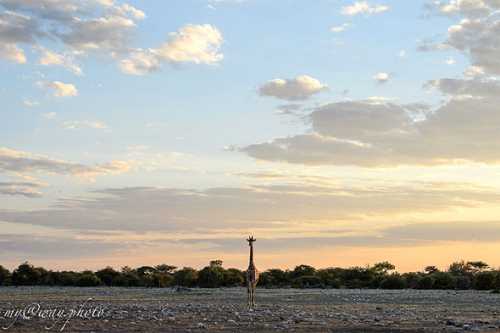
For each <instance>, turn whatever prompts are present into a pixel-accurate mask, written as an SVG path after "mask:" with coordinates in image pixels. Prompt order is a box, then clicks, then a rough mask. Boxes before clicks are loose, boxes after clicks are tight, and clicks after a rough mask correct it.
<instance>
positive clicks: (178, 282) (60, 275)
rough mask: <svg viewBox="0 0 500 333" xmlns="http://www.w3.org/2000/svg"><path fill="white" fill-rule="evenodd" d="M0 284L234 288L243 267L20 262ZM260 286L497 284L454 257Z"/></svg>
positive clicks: (302, 274)
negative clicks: (440, 265)
mask: <svg viewBox="0 0 500 333" xmlns="http://www.w3.org/2000/svg"><path fill="white" fill-rule="evenodd" d="M0 285H2V286H9V285H13V286H78V287H95V286H116V287H151V288H166V287H174V286H181V287H189V288H192V287H203V288H218V287H236V286H244V285H245V272H244V271H241V270H239V269H237V268H228V269H226V268H224V267H223V266H222V261H220V260H214V261H211V262H210V264H209V265H208V266H206V267H204V268H203V269H201V270H196V269H194V268H190V267H184V268H181V269H178V268H177V267H175V266H171V265H165V264H162V265H158V266H154V267H151V266H142V267H138V268H130V267H123V268H122V269H121V270H120V271H117V270H115V269H113V268H111V267H106V268H104V269H101V270H98V271H96V272H93V271H83V272H73V271H51V270H47V269H45V268H42V267H34V266H33V265H31V264H29V263H28V262H25V263H23V264H21V265H19V267H17V268H16V269H14V270H13V271H12V272H10V271H9V270H7V269H6V268H4V267H3V266H0ZM258 286H259V287H263V288H288V287H291V288H350V289H355V288H356V289H357V288H381V289H406V288H411V289H462V290H465V289H478V290H496V291H498V290H499V289H500V270H493V269H491V268H490V267H489V266H488V264H486V263H484V262H482V261H476V262H464V261H460V262H455V263H453V264H451V265H450V266H449V268H448V269H447V270H446V271H440V270H439V269H437V268H436V267H435V266H428V267H426V268H425V269H424V271H422V272H411V273H404V274H400V273H397V272H395V267H394V265H392V264H391V263H389V262H381V263H377V264H375V265H373V266H367V267H351V268H323V269H315V268H314V267H312V266H308V265H300V266H297V267H295V269H293V270H281V269H269V270H267V271H265V272H262V273H261V275H260V279H259V284H258Z"/></svg>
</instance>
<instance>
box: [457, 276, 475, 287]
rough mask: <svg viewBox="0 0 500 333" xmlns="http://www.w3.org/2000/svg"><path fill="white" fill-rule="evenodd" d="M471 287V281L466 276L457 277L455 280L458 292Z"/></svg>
mask: <svg viewBox="0 0 500 333" xmlns="http://www.w3.org/2000/svg"><path fill="white" fill-rule="evenodd" d="M471 285H472V282H471V279H470V277H468V276H458V277H457V278H456V287H457V289H460V290H468V289H470V287H471Z"/></svg>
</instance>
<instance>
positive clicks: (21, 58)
mask: <svg viewBox="0 0 500 333" xmlns="http://www.w3.org/2000/svg"><path fill="white" fill-rule="evenodd" d="M0 58H2V59H5V60H9V61H12V62H16V63H18V64H25V63H26V55H25V54H24V51H23V50H22V49H21V48H19V47H18V46H17V45H15V44H3V45H0Z"/></svg>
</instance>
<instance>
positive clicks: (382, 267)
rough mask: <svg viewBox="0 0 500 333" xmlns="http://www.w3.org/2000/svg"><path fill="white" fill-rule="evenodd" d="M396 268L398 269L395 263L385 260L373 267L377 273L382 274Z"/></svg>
mask: <svg viewBox="0 0 500 333" xmlns="http://www.w3.org/2000/svg"><path fill="white" fill-rule="evenodd" d="M395 269H396V266H394V265H393V264H391V263H390V262H388V261H383V262H379V263H376V264H375V265H373V267H372V270H373V271H374V272H375V273H378V274H382V275H385V274H387V273H388V272H390V271H393V270H395Z"/></svg>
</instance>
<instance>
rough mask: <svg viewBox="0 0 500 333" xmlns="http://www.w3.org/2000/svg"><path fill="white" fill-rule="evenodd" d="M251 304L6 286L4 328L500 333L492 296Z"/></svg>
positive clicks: (272, 296)
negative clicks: (466, 332)
mask: <svg viewBox="0 0 500 333" xmlns="http://www.w3.org/2000/svg"><path fill="white" fill-rule="evenodd" d="M90 298H92V300H89V299H90ZM245 301H246V290H244V289H243V288H232V289H216V290H208V289H192V290H173V289H141V288H134V289H123V288H41V287H36V288H30V287H23V288H14V287H7V288H0V325H1V326H3V327H4V328H5V331H6V332H47V331H54V332H58V331H61V329H63V331H64V332H204V331H206V332H276V331H282V332H462V331H472V332H474V331H475V332H500V295H498V294H491V293H488V292H477V291H414V290H408V291H406V290H405V291H381V290H291V289H284V290H266V289H259V290H258V292H257V301H258V304H257V308H256V309H255V310H254V311H249V310H248V309H247V308H246V306H245ZM16 310H17V312H16ZM23 310H24V311H23ZM63 310H64V312H62V311H63ZM70 315H71V316H72V317H71V318H70V320H68V317H69V316H70ZM16 316H17V319H16ZM23 316H24V317H23ZM66 321H67V323H66V325H64V324H65V322H66ZM47 328H48V329H47Z"/></svg>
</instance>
